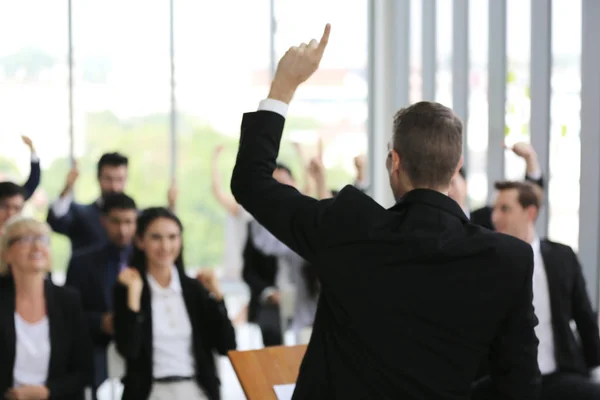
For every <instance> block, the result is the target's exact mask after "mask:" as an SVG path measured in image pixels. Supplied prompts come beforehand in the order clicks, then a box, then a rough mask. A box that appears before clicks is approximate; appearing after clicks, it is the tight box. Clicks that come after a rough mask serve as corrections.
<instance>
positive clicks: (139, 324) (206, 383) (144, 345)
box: [114, 271, 236, 400]
mask: <svg viewBox="0 0 600 400" xmlns="http://www.w3.org/2000/svg"><path fill="white" fill-rule="evenodd" d="M142 277H143V280H144V288H143V290H142V298H141V310H140V312H139V313H136V312H133V311H131V310H130V309H129V307H128V305H127V288H126V287H125V286H123V285H121V284H120V283H117V285H116V286H115V301H114V328H115V341H116V344H117V350H118V351H119V353H121V355H122V356H123V357H124V358H125V359H126V363H127V366H126V371H125V377H124V378H123V384H124V385H125V388H124V391H123V400H128V399H134V400H142V399H146V398H148V396H149V394H150V390H151V389H152V380H153V375H152V309H151V299H150V289H149V288H148V281H147V280H146V276H145V273H142ZM179 277H180V280H181V290H182V293H183V300H184V302H185V305H186V308H187V311H188V314H189V318H190V323H191V324H192V338H193V353H194V354H193V355H194V360H195V361H196V380H197V382H198V384H199V385H200V386H201V387H202V388H203V389H204V391H205V392H206V394H207V395H208V398H209V399H210V400H218V399H220V394H219V386H220V381H219V378H218V376H217V371H216V367H215V360H214V356H213V351H217V352H219V354H222V355H225V354H227V352H228V351H229V350H234V349H235V348H236V344H235V331H234V329H233V326H232V325H231V321H230V320H229V318H228V317H227V309H226V308H225V303H224V302H223V301H220V302H216V301H214V300H213V299H212V298H211V297H210V296H209V293H208V291H207V290H206V289H205V288H204V286H202V284H201V283H200V282H198V281H197V280H195V279H192V278H189V277H188V276H186V275H185V272H184V271H179Z"/></svg>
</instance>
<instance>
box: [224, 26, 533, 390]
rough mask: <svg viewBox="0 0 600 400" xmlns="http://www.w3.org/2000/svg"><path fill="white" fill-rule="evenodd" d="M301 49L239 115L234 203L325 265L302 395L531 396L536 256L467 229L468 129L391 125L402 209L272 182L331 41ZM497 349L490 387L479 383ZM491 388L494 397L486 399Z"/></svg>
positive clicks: (406, 118) (350, 194) (352, 194)
mask: <svg viewBox="0 0 600 400" xmlns="http://www.w3.org/2000/svg"><path fill="white" fill-rule="evenodd" d="M329 31H330V27H329V25H327V27H326V28H325V32H324V34H323V37H322V39H321V41H320V42H317V41H316V40H314V39H313V40H311V41H310V43H309V44H308V45H307V44H304V43H303V44H301V45H300V46H299V47H292V48H290V49H289V50H288V52H287V53H286V54H285V55H284V56H283V58H282V59H281V60H280V62H279V65H278V68H277V72H276V74H275V77H274V79H273V82H272V84H271V90H270V93H269V96H268V99H266V100H264V101H262V102H261V103H260V105H259V111H258V112H254V113H248V114H245V115H244V119H243V121H242V128H241V136H240V143H239V153H238V157H237V162H236V166H235V169H234V172H233V177H232V181H231V189H232V192H233V194H234V196H235V197H236V199H237V201H238V202H239V203H240V204H241V205H242V206H243V207H244V208H245V209H246V210H248V212H250V213H251V214H252V215H253V216H254V217H255V218H256V220H257V221H258V222H259V223H260V224H262V225H263V226H264V227H265V228H267V229H268V230H269V231H270V232H271V233H272V234H273V235H274V236H275V237H277V238H278V239H279V240H281V241H282V242H283V243H285V244H286V245H287V246H288V247H290V248H291V249H292V250H293V251H295V252H296V253H298V254H299V255H300V256H301V257H303V258H304V259H305V260H307V261H308V262H310V263H312V264H313V265H314V266H315V268H316V269H317V270H318V274H319V279H320V282H321V290H322V291H321V296H320V298H319V303H318V308H317V315H316V319H315V323H314V328H313V334H312V337H311V340H310V343H309V345H308V349H307V351H306V354H305V356H304V360H303V362H302V366H301V368H300V373H299V376H298V380H297V383H296V389H295V392H294V397H293V398H294V399H311V400H314V399H405V400H410V399H436V400H459V399H460V400H462V399H468V398H470V396H471V395H472V391H474V392H475V393H474V394H475V395H480V396H482V398H486V399H515V400H517V399H518V400H528V399H536V398H537V395H538V392H539V384H540V372H539V369H538V365H537V345H538V340H537V338H536V336H535V332H534V327H535V325H536V323H537V320H536V318H535V315H534V313H533V307H532V274H533V252H532V250H531V247H530V246H529V245H527V244H526V243H524V242H522V241H520V240H518V239H515V238H512V237H510V236H507V235H502V234H499V233H495V232H491V231H489V230H486V229H483V228H481V227H478V226H476V225H473V224H471V223H469V220H468V219H467V218H466V216H465V215H464V213H463V212H462V210H461V209H460V207H459V206H458V204H456V202H455V201H454V200H452V199H450V198H449V197H448V196H447V193H448V187H449V185H450V180H451V179H452V176H453V175H454V174H455V173H456V171H457V170H458V169H459V168H460V167H461V164H462V123H461V121H460V120H459V119H458V117H457V116H456V115H455V114H454V113H453V112H452V110H450V109H448V108H446V107H444V106H442V105H440V104H437V103H429V102H421V103H417V104H414V105H412V106H410V107H408V108H405V109H401V110H400V111H399V112H398V113H397V114H396V116H395V117H394V124H393V137H392V142H391V143H390V147H389V154H388V157H387V160H386V165H387V169H388V172H389V178H390V185H391V188H392V191H393V193H394V196H395V198H396V200H397V204H396V205H395V206H394V207H392V208H390V209H388V210H386V209H384V208H383V207H381V206H380V205H379V204H377V203H376V202H375V201H374V200H372V199H371V198H370V197H368V196H367V195H365V194H363V193H362V192H360V191H359V190H358V189H356V188H354V187H352V186H346V187H345V188H344V189H343V190H341V191H340V192H339V193H338V194H337V195H336V196H335V197H334V198H332V199H327V200H322V201H317V200H315V199H312V198H310V197H306V196H303V195H301V194H300V193H299V192H298V191H297V190H296V189H294V188H292V187H290V186H287V185H284V184H280V183H278V182H277V181H276V180H275V179H273V177H272V172H273V169H274V168H275V160H276V158H277V154H278V151H279V144H280V140H281V134H282V130H283V126H284V122H285V114H286V112H287V108H288V104H289V103H290V101H291V99H292V97H293V95H294V93H295V91H296V89H297V88H298V86H299V85H300V84H301V83H302V82H304V81H306V80H307V79H308V78H309V77H310V76H311V75H312V74H313V73H314V72H315V71H316V69H317V68H318V65H319V63H320V61H321V58H322V56H323V53H324V50H325V47H326V45H327V42H328V39H329ZM488 355H489V359H490V364H491V384H490V385H486V386H475V387H474V389H472V387H471V382H472V381H473V380H474V378H475V376H476V374H477V370H478V367H479V365H480V363H481V362H482V361H483V360H484V359H485V358H486V357H488ZM484 390H486V391H485V392H483V391H484Z"/></svg>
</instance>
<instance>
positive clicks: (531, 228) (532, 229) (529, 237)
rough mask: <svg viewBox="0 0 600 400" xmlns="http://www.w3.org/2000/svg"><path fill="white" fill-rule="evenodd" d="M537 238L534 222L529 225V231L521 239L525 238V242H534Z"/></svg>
mask: <svg viewBox="0 0 600 400" xmlns="http://www.w3.org/2000/svg"><path fill="white" fill-rule="evenodd" d="M535 238H536V234H535V227H534V226H533V224H532V225H531V226H529V227H528V228H527V232H526V233H525V234H524V235H523V237H522V238H520V239H521V240H523V241H524V242H527V243H529V244H532V243H533V242H534V241H535Z"/></svg>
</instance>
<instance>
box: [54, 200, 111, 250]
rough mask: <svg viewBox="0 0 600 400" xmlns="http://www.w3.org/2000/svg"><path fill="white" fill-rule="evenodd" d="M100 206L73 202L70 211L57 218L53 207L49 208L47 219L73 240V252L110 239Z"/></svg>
mask: <svg viewBox="0 0 600 400" xmlns="http://www.w3.org/2000/svg"><path fill="white" fill-rule="evenodd" d="M101 214H102V213H101V210H100V206H98V204H97V203H96V202H94V203H92V204H86V205H84V204H78V203H75V202H72V203H71V206H70V207H69V212H68V213H67V214H66V215H64V216H62V217H60V218H57V217H56V215H55V214H54V212H53V211H52V207H50V209H49V210H48V217H47V219H46V221H47V222H48V224H49V225H50V227H51V228H52V230H53V231H54V232H56V233H61V234H63V235H66V236H67V237H68V238H69V240H70V241H71V249H72V253H73V254H76V253H77V252H78V251H80V250H87V249H89V248H93V247H97V246H100V245H102V244H104V243H106V241H107V240H108V238H107V236H106V230H105V229H104V228H103V227H102V223H101V222H100V216H101Z"/></svg>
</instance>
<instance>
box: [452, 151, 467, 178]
mask: <svg viewBox="0 0 600 400" xmlns="http://www.w3.org/2000/svg"><path fill="white" fill-rule="evenodd" d="M464 163H465V157H464V156H460V160H458V165H457V166H456V169H455V170H454V175H456V174H458V171H460V169H461V168H462V167H463V165H464ZM454 175H453V176H454Z"/></svg>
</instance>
